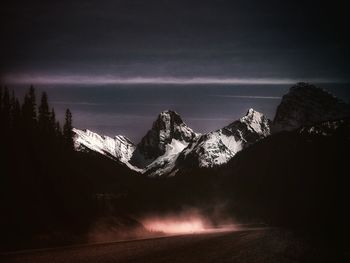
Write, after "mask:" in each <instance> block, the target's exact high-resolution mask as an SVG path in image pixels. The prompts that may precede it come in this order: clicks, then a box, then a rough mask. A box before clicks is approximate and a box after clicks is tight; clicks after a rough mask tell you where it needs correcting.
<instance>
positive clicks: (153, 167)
mask: <svg viewBox="0 0 350 263" xmlns="http://www.w3.org/2000/svg"><path fill="white" fill-rule="evenodd" d="M349 116H350V107H349V104H347V103H345V102H343V101H342V100H340V99H338V98H336V97H334V96H333V95H332V94H330V93H328V92H327V91H325V90H323V89H320V88H318V87H316V86H314V85H311V84H307V83H297V84H296V85H294V86H292V87H291V88H290V90H289V92H288V93H287V94H286V95H284V96H283V98H282V100H281V103H280V104H279V106H278V107H277V111H276V115H275V117H274V119H273V121H271V120H269V119H268V118H267V117H266V116H265V115H264V114H263V113H260V112H258V111H255V110H254V109H253V108H250V109H248V111H247V113H246V114H245V115H244V116H242V117H241V118H240V119H238V120H235V121H233V122H231V123H230V124H228V125H226V126H225V127H223V128H220V129H217V130H215V131H211V132H208V133H205V134H199V133H195V132H194V131H193V130H192V129H191V128H190V127H188V126H187V125H186V124H185V122H184V121H183V120H182V118H181V116H180V115H179V114H178V113H177V112H175V111H172V110H165V111H162V112H161V113H160V114H159V115H158V117H157V119H156V120H155V121H154V122H153V124H152V127H151V129H150V130H148V132H147V133H146V135H145V136H144V137H143V138H142V139H141V141H140V142H139V143H138V144H135V143H133V142H132V141H130V140H129V139H128V138H127V137H125V136H122V135H118V136H115V137H114V138H111V137H108V136H101V135H99V134H97V133H94V132H91V131H89V130H78V129H74V130H73V131H74V132H75V147H76V149H77V150H80V151H95V152H98V153H100V154H103V155H106V156H108V157H110V158H112V159H114V160H116V161H118V162H120V163H122V164H124V165H126V166H127V167H129V168H130V169H132V170H134V171H137V172H139V173H140V174H144V175H146V176H149V177H160V176H165V177H169V176H174V175H176V174H177V173H178V171H179V170H181V169H184V168H186V167H189V166H190V167H192V168H193V167H199V168H213V167H218V166H221V165H223V164H226V163H227V162H228V161H230V160H231V159H232V158H233V157H234V156H235V155H236V154H237V153H238V152H240V151H241V150H243V149H245V148H247V147H249V146H251V145H253V144H254V143H256V142H258V141H259V140H261V139H264V138H266V137H268V136H270V135H271V134H273V133H278V132H281V131H291V130H296V129H299V128H301V127H305V130H303V132H310V133H311V132H314V133H315V132H318V133H320V134H322V133H326V132H332V127H335V125H336V124H334V121H335V120H339V119H342V118H347V117H349ZM327 121H329V122H330V123H329V124H328V126H327V124H322V125H321V126H317V125H318V124H320V123H324V122H327ZM332 121H333V122H332ZM312 125H316V126H315V127H314V128H313V127H312ZM332 125H333V126H332ZM307 127H308V128H307ZM327 127H328V128H327ZM307 129H309V130H307ZM327 129H328V130H327Z"/></svg>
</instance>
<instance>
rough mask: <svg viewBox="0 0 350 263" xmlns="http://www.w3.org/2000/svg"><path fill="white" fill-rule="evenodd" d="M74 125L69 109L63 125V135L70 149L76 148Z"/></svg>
mask: <svg viewBox="0 0 350 263" xmlns="http://www.w3.org/2000/svg"><path fill="white" fill-rule="evenodd" d="M73 136H74V133H73V126H72V113H71V112H70V110H69V109H67V110H66V117H65V123H64V126H63V137H64V142H65V145H66V147H67V148H68V149H73V148H74V142H73Z"/></svg>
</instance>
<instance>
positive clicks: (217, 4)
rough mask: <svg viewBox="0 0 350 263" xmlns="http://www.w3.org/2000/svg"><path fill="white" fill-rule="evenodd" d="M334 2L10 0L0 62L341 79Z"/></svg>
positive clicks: (343, 54) (39, 70)
mask: <svg viewBox="0 0 350 263" xmlns="http://www.w3.org/2000/svg"><path fill="white" fill-rule="evenodd" d="M332 6H334V8H332ZM341 10H342V8H341V7H335V4H334V5H327V6H326V5H323V4H322V3H320V2H317V3H316V2H314V1H300V2H299V1H272V0H269V1H252V0H250V1H247V0H245V1H220V0H219V1H165V0H164V1H160V0H158V1H133V0H124V1H121V0H119V1H26V2H22V1H11V2H10V4H5V5H4V6H2V11H0V12H1V33H2V34H1V35H2V41H1V44H0V45H1V60H2V64H1V68H0V69H1V71H2V73H5V74H6V73H22V72H24V73H36V74H92V75H94V74H96V75H99V74H117V75H121V76H135V75H136V76H208V75H209V76H233V77H287V78H288V77H293V78H298V77H299V78H308V77H310V78H319V77H320V76H322V77H326V78H332V79H336V78H339V79H347V78H348V74H347V73H348V66H347V64H348V63H347V61H348V60H347V58H349V51H348V44H349V43H348V40H347V39H346V36H347V34H345V33H346V30H345V25H346V23H345V22H346V21H345V16H344V17H343V16H342V11H341ZM344 10H345V9H344Z"/></svg>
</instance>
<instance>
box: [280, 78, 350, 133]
mask: <svg viewBox="0 0 350 263" xmlns="http://www.w3.org/2000/svg"><path fill="white" fill-rule="evenodd" d="M349 116H350V107H349V104H348V103H345V102H344V101H342V100H340V99H338V98H337V97H335V96H333V95H332V94H330V93H329V92H327V91H325V90H324V89H321V88H318V87H316V86H314V85H311V84H308V83H298V84H296V85H295V86H293V87H291V88H290V90H289V92H288V93H287V94H286V95H284V96H283V98H282V101H281V103H280V105H279V106H278V108H277V111H276V115H275V118H274V120H273V132H279V131H283V130H287V131H290V130H294V129H297V128H299V127H301V126H309V125H313V124H316V123H319V122H323V121H329V120H337V119H342V118H346V117H349Z"/></svg>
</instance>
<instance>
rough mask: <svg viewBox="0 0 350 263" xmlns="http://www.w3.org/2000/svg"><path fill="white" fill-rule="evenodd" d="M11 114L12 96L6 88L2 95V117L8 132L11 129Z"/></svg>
mask: <svg viewBox="0 0 350 263" xmlns="http://www.w3.org/2000/svg"><path fill="white" fill-rule="evenodd" d="M10 113H11V104H10V94H9V90H8V88H7V87H5V89H4V92H3V95H2V115H3V121H2V124H3V125H4V128H5V130H6V131H8V130H9V128H10V121H11V120H10Z"/></svg>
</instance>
